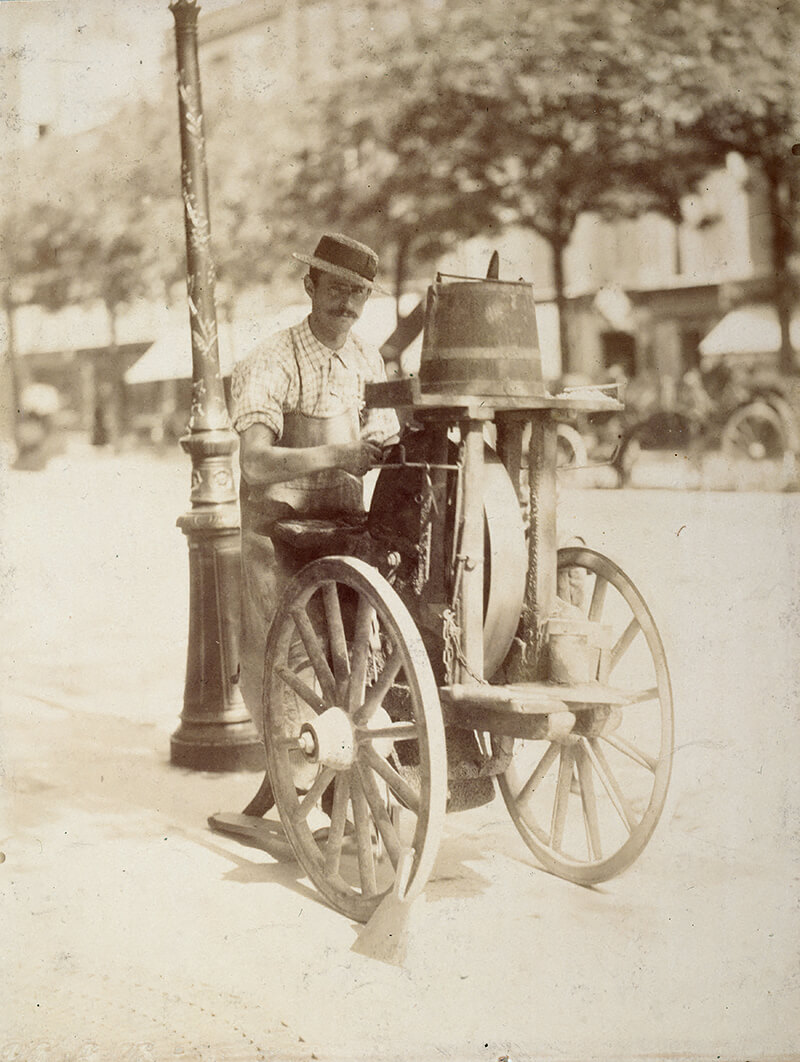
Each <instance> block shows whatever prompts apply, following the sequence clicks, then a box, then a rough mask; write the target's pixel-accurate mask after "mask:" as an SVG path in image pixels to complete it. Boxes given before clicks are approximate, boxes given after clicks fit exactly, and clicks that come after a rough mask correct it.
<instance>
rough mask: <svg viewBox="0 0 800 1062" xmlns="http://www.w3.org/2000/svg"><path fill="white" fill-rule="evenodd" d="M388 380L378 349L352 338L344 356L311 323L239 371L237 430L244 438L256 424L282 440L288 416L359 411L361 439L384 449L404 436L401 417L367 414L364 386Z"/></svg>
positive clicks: (272, 343)
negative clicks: (324, 339)
mask: <svg viewBox="0 0 800 1062" xmlns="http://www.w3.org/2000/svg"><path fill="white" fill-rule="evenodd" d="M293 340H294V342H292V341H293ZM385 379H386V369H385V366H384V364H383V358H382V357H381V355H380V353H379V352H378V351H377V350H376V349H375V348H372V347H369V346H368V345H367V344H366V343H364V341H363V340H362V339H360V338H359V337H358V336H356V335H354V334H353V333H352V332H351V333H350V334H349V335H348V337H347V340H346V342H345V343H344V345H343V346H342V347H341V348H340V349H339V350H336V351H334V350H331V349H330V347H326V346H325V344H324V343H321V342H320V341H319V340H318V339H317V337H316V336H315V335H314V333H313V332H312V331H311V327H310V325H309V319H308V318H306V319H305V321H303V322H302V323H301V324H299V325H295V326H294V327H292V328H286V329H284V330H283V331H282V332H277V333H276V334H275V335H273V336H270V337H269V339H267V340H266V341H265V342H264V343H263V344H262V345H261V346H259V347H257V348H256V349H255V350H254V351H253V352H252V353H251V354H249V355H248V356H247V357H246V358H244V359H243V360H242V361H240V362H237V364H236V365H235V366H234V369H233V376H232V378H231V399H232V407H233V408H232V420H233V427H234V428H235V430H236V431H237V432H238V433H239V434H241V433H242V432H244V431H246V430H247V428H249V427H251V426H252V425H253V424H265V425H266V426H267V427H268V428H272V430H273V431H274V432H275V437H276V439H280V437H281V435H282V434H283V415H284V413H298V412H299V413H303V414H305V416H309V417H334V416H337V415H339V414H341V413H344V412H345V411H347V410H348V409H352V408H353V407H354V406H355V407H357V408H358V411H359V421H360V424H361V437H362V438H363V439H368V440H370V441H373V442H377V443H384V442H386V440H387V439H390V438H391V437H392V436H393V435H396V434H397V433H398V432H399V430H400V426H399V424H398V421H397V415H396V413H395V411H394V410H393V409H366V408H365V405H364V384H365V383H368V382H369V383H372V382H377V381H380V380H385Z"/></svg>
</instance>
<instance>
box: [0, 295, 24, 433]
mask: <svg viewBox="0 0 800 1062" xmlns="http://www.w3.org/2000/svg"><path fill="white" fill-rule="evenodd" d="M3 309H4V311H5V315H6V327H7V332H8V336H7V340H8V341H7V343H6V354H5V357H4V358H3V360H2V370H1V372H0V416H1V417H2V425H1V426H0V440H2V442H4V443H6V444H7V445H9V446H15V445H16V442H17V422H18V418H19V397H20V392H21V380H20V378H19V367H18V364H17V342H16V331H15V328H14V323H15V322H14V310H15V306H14V304H13V302H12V301H11V296H10V294H9V292H8V291H6V292H5V294H4V298H3Z"/></svg>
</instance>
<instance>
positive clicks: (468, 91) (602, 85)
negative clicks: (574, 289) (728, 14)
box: [408, 0, 705, 370]
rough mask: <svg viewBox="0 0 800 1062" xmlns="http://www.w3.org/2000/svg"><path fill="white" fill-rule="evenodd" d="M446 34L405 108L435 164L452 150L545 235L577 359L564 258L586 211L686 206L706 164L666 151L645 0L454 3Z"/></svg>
mask: <svg viewBox="0 0 800 1062" xmlns="http://www.w3.org/2000/svg"><path fill="white" fill-rule="evenodd" d="M509 26H513V27H514V32H513V34H509V33H508V27H509ZM449 32H450V36H449V37H448V39H447V40H446V41H445V43H444V45H443V46H442V47H440V48H439V49H438V56H439V58H438V62H437V63H436V64H435V65H434V66H432V67H431V66H429V70H430V72H431V74H432V75H433V76H432V77H429V78H428V79H418V80H417V85H418V95H417V97H416V98H415V99H414V101H413V102H412V103H411V104H410V107H409V111H408V114H409V118H408V120H409V121H410V122H414V123H415V124H416V125H417V127H418V128H420V129H421V130H422V131H423V134H424V136H425V139H426V149H425V150H426V153H427V154H428V156H429V158H431V159H432V161H433V163H434V165H446V164H447V161H448V159H449V160H450V164H451V165H453V166H456V167H458V169H459V170H460V171H461V172H463V173H465V174H466V179H465V180H464V181H462V185H466V186H468V187H470V189H471V194H472V196H473V197H474V198H475V200H476V201H479V202H481V203H482V204H483V207H484V209H485V210H486V209H488V210H490V211H491V213H492V216H493V217H494V219H495V220H496V222H498V223H501V224H515V225H518V226H522V227H524V228H529V229H532V230H533V231H535V232H536V233H538V234H539V235H540V236H542V237H543V238H544V239H545V240H546V241H547V242H548V244H549V245H550V248H551V251H552V262H553V281H554V288H555V297H556V303H557V305H558V309H559V325H560V340H561V349H562V362H563V365H564V368H565V370H568V369H569V363H570V349H569V333H568V327H567V312H566V311H567V298H566V290H565V269H564V259H565V252H566V249H567V246H568V243H569V240H570V238H571V236H572V233H573V230H574V227H575V224H576V222H577V219H578V217H579V216H580V215H581V214H583V213H585V212H587V211H599V212H601V213H603V214H605V215H610V216H632V217H633V216H637V215H639V214H641V213H644V212H646V211H649V210H657V211H660V212H662V213H665V214H667V215H669V216H672V217H675V218H677V217H679V216H680V196H681V194H682V192H684V191H686V190H687V189H688V188H689V187H690V185H691V182H692V180H693V179H694V178H695V177H696V176H697V174H698V173H699V172H701V170H702V167H703V165H704V164H705V163H704V162H701V161H700V160H699V159H696V158H690V157H687V156H685V155H684V156H679V154H678V152H677V151H672V152H670V151H669V150H667V151H665V150H664V148H665V144H668V140H669V137H668V131H667V129H666V128H665V122H664V120H663V118H662V115H661V108H660V85H659V84H658V82H655V81H653V79H652V78H651V70H650V65H649V52H650V51H652V48H653V45H654V42H653V40H652V38H650V37H648V35H647V33H646V32H645V29H644V27H643V25H642V23H641V21H640V19H638V18H637V5H636V4H633V3H621V4H615V5H608V4H607V3H605V2H600V0H574V2H573V3H571V4H570V5H566V6H565V5H563V4H555V3H553V2H551V3H542V4H537V5H532V4H529V3H527V2H521V0H511V2H510V3H507V4H504V5H502V7H498V8H496V9H494V8H492V9H489V10H488V11H487V10H484V9H480V10H479V11H476V10H475V8H474V7H473V6H472V5H459V6H458V8H457V9H454V8H453V7H452V6H451V8H450V20H449ZM430 49H431V50H435V43H434V39H433V38H431V41H430ZM423 86H424V87H423ZM426 101H427V102H426ZM420 108H422V109H423V111H424V115H425V118H426V121H425V122H420V121H419V118H418V116H417V115H415V113H414V112H415V110H416V111H417V112H419V110H420Z"/></svg>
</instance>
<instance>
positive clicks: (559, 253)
mask: <svg viewBox="0 0 800 1062" xmlns="http://www.w3.org/2000/svg"><path fill="white" fill-rule="evenodd" d="M550 247H551V249H552V252H553V285H554V287H555V291H556V309H557V310H558V342H559V345H560V347H561V375H562V376H565V375H566V374H567V373H569V372H572V369H573V365H572V352H571V351H570V346H569V329H568V328H567V295H566V291H565V288H566V281H565V277H564V252H565V250H566V243H564V241H563V240H554V239H551V240H550Z"/></svg>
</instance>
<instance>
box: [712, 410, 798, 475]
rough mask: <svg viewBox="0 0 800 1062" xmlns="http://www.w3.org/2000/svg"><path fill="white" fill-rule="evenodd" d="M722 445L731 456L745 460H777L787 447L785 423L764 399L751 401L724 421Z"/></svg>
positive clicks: (787, 438) (787, 439)
mask: <svg viewBox="0 0 800 1062" xmlns="http://www.w3.org/2000/svg"><path fill="white" fill-rule="evenodd" d="M721 445H722V449H723V451H724V452H725V453H727V454H728V455H729V456H730V457H734V458H744V459H745V460H747V461H765V460H779V459H780V458H782V457H783V455H784V454H785V453H786V450H787V449H788V448H789V437H788V431H787V429H786V425H785V424H784V421H783V419H782V417H781V415H780V414H779V413H778V412H777V410H775V409H773V408H772V406H770V405H769V404H768V403H767V402H750V403H748V405H746V406H742V407H741V408H740V409H737V410H736V411H735V412H734V413H732V414H731V416H730V417H729V418H728V420H727V421H726V422H725V427H724V428H723V429H722V438H721Z"/></svg>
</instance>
